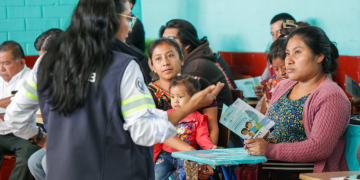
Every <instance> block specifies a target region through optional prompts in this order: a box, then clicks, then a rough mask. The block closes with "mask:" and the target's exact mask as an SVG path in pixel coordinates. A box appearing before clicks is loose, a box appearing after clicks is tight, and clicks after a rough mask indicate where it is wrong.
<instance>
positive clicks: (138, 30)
mask: <svg viewBox="0 0 360 180" xmlns="http://www.w3.org/2000/svg"><path fill="white" fill-rule="evenodd" d="M135 3H136V0H129V4H130V9H133V7H134V5H135ZM126 43H127V44H130V45H133V46H135V47H136V48H137V49H139V50H141V51H142V52H145V31H144V26H143V24H142V22H141V21H140V19H138V18H136V21H135V24H134V27H133V28H132V30H131V32H130V33H129V35H128V37H127V38H126Z"/></svg>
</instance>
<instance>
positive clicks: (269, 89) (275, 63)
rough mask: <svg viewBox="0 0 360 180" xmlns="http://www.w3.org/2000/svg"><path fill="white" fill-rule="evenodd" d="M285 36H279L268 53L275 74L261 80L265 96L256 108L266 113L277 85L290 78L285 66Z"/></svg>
mask: <svg viewBox="0 0 360 180" xmlns="http://www.w3.org/2000/svg"><path fill="white" fill-rule="evenodd" d="M284 43H285V38H278V39H277V40H275V41H274V42H273V43H272V44H271V46H270V50H269V53H268V55H267V60H268V62H269V64H271V66H272V67H273V68H274V70H275V75H273V76H271V77H270V78H267V79H265V80H263V81H261V82H260V84H261V87H262V93H263V94H264V95H263V97H262V98H261V99H260V101H259V103H258V104H257V105H256V107H255V109H256V110H258V111H260V112H261V113H262V114H265V113H266V111H267V109H268V107H269V103H270V100H271V97H272V94H273V91H274V88H275V86H276V85H277V84H278V83H279V82H280V81H282V80H285V79H288V75H287V73H286V68H285V49H284Z"/></svg>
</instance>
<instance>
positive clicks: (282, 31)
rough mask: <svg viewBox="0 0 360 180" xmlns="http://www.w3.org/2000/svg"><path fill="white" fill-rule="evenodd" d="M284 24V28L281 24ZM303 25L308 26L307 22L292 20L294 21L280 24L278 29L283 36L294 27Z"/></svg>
mask: <svg viewBox="0 0 360 180" xmlns="http://www.w3.org/2000/svg"><path fill="white" fill-rule="evenodd" d="M284 24H285V25H286V28H284V26H283V25H284ZM304 26H310V24H309V23H307V22H301V21H300V22H294V23H286V22H284V23H282V25H281V29H280V34H281V35H280V37H285V36H287V35H289V34H290V33H291V32H292V31H293V30H294V29H296V28H299V27H304Z"/></svg>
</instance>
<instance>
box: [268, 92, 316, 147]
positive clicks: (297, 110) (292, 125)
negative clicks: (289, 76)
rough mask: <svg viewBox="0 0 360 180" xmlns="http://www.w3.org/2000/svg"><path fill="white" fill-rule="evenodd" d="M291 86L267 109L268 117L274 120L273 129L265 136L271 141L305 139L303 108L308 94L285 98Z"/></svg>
mask: <svg viewBox="0 0 360 180" xmlns="http://www.w3.org/2000/svg"><path fill="white" fill-rule="evenodd" d="M292 89H293V88H291V89H290V90H289V91H288V92H286V93H285V94H284V95H283V96H281V98H280V99H279V100H278V101H276V102H275V103H274V104H273V105H272V106H271V107H270V108H269V110H268V114H267V116H268V118H269V119H271V120H273V121H275V125H274V130H273V131H272V132H271V133H270V134H269V136H268V137H267V141H269V142H273V143H290V142H300V141H304V140H306V139H307V137H306V133H305V128H304V124H303V108H304V105H305V102H306V99H307V98H308V97H309V95H310V94H307V95H306V96H304V97H302V98H300V99H298V100H290V99H288V98H287V96H288V94H289V93H290V92H291V90H292Z"/></svg>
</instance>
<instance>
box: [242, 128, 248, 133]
mask: <svg viewBox="0 0 360 180" xmlns="http://www.w3.org/2000/svg"><path fill="white" fill-rule="evenodd" d="M243 131H249V129H247V128H243V129H242V130H241V134H242V132H243Z"/></svg>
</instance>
